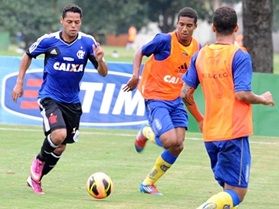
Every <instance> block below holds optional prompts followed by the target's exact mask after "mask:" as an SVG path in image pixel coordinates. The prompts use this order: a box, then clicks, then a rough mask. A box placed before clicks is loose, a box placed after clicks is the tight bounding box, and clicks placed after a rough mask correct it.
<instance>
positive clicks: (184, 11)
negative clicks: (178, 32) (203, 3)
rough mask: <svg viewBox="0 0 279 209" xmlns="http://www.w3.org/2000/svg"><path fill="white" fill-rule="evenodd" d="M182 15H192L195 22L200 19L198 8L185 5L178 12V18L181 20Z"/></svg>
mask: <svg viewBox="0 0 279 209" xmlns="http://www.w3.org/2000/svg"><path fill="white" fill-rule="evenodd" d="M180 17H190V18H193V19H194V22H195V24H196V23H197V21H198V13H197V11H196V10H194V9H193V8H191V7H184V8H182V9H181V10H180V11H179V12H178V17H177V20H179V18H180Z"/></svg>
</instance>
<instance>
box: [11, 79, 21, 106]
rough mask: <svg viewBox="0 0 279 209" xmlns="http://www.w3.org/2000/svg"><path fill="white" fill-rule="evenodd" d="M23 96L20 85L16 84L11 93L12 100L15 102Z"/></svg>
mask: <svg viewBox="0 0 279 209" xmlns="http://www.w3.org/2000/svg"><path fill="white" fill-rule="evenodd" d="M22 95H23V87H22V84H18V83H17V84H16V85H15V87H14V89H13V92H12V98H13V100H14V101H15V102H16V100H17V99H18V98H19V97H21V96H22Z"/></svg>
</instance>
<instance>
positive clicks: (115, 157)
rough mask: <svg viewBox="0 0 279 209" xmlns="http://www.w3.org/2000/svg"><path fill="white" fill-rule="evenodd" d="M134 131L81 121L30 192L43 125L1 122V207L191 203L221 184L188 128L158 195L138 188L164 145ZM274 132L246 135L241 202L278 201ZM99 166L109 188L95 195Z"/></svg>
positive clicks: (272, 204) (278, 141)
mask: <svg viewBox="0 0 279 209" xmlns="http://www.w3.org/2000/svg"><path fill="white" fill-rule="evenodd" d="M135 134H136V131H128V130H123V131H120V130H102V129H86V128H82V129H81V137H80V141H79V142H78V143H77V144H73V145H68V147H67V150H66V151H65V153H64V155H63V157H62V158H61V160H60V161H59V163H58V164H57V166H56V167H55V169H54V170H53V171H52V172H51V173H49V174H48V175H47V176H45V177H44V179H43V187H44V190H45V192H46V194H45V195H43V196H37V195H35V194H33V193H32V192H31V191H30V189H29V188H28V187H27V186H26V185H25V181H26V177H27V176H28V174H29V167H30V163H31V160H32V158H33V157H34V155H35V154H36V153H37V152H38V151H39V148H40V146H41V143H42V131H41V128H40V127H14V126H4V125H2V126H0V153H1V154H0V155H1V166H0V209H37V208H40V209H57V208H68V209H87V208H88V209H89V208H90V209H91V208H94V209H158V208H160V209H182V208H183V209H192V208H193V209H194V208H196V207H197V206H198V205H199V204H201V203H202V202H203V201H204V200H206V199H207V198H208V197H209V196H211V195H212V194H214V193H216V192H218V191H220V187H219V186H218V185H217V184H216V182H215V181H214V179H213V176H212V172H211V170H210V168H209V161H208V158H207V155H206V153H205V149H204V146H203V143H202V140H201V139H199V137H200V135H199V134H195V133H188V134H187V138H188V139H187V140H186V143H185V149H184V151H183V152H182V154H181V156H180V158H179V159H178V160H177V162H176V164H174V166H173V167H172V168H171V169H170V170H169V171H168V172H167V174H166V175H164V176H163V177H162V178H161V179H160V181H159V182H158V184H157V185H158V188H159V189H160V191H161V192H162V193H163V194H164V195H163V196H149V195H145V194H141V193H139V192H138V185H139V183H140V182H141V181H142V179H143V178H144V177H145V175H146V174H147V173H148V171H149V170H150V169H151V167H152V165H153V162H154V160H155V158H156V157H157V156H158V155H159V154H160V153H161V149H160V148H159V147H157V146H154V145H153V144H148V145H147V148H146V150H144V152H143V153H142V154H137V153H136V152H135V151H134V147H133V138H134V136H135ZM278 148H279V138H267V137H265V138H263V137H252V138H251V150H252V155H253V164H252V170H251V178H250V188H249V192H248V194H247V196H246V199H245V201H244V202H243V204H242V205H241V207H240V208H241V209H251V208H256V209H278V208H279V203H278V202H277V198H278V197H279V190H278V188H279V170H278V168H279V155H278ZM96 171H103V172H106V173H107V174H109V176H110V177H111V178H112V180H113V182H114V191H113V193H112V195H111V196H110V197H109V198H107V199H104V200H94V199H93V198H91V197H90V196H89V195H88V194H87V192H86V189H85V183H86V180H87V178H88V177H89V175H90V174H92V173H93V172H96Z"/></svg>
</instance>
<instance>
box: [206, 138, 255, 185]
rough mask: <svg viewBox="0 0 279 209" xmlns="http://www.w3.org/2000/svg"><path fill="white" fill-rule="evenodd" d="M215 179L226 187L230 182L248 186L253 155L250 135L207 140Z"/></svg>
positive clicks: (207, 148)
mask: <svg viewBox="0 0 279 209" xmlns="http://www.w3.org/2000/svg"><path fill="white" fill-rule="evenodd" d="M205 147H206V150H207V153H208V155H209V158H210V162H211V169H212V171H213V173H214V177H215V179H216V180H217V181H218V183H219V184H220V185H221V186H222V187H224V184H225V183H226V184H228V185H231V186H235V187H241V188H247V187H248V183H249V176H250V167H251V155H250V146H249V140H248V137H241V138H237V139H233V140H226V141H215V142H205Z"/></svg>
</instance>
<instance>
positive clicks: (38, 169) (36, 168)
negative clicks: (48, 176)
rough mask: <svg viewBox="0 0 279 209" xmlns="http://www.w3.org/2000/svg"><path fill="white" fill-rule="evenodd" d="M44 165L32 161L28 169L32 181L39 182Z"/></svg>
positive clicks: (36, 160) (39, 161)
mask: <svg viewBox="0 0 279 209" xmlns="http://www.w3.org/2000/svg"><path fill="white" fill-rule="evenodd" d="M44 165H45V163H44V162H43V161H41V160H39V159H34V160H33V162H32V165H31V168H30V173H31V177H32V179H33V181H36V182H38V183H39V182H40V181H41V178H42V172H43V168H44Z"/></svg>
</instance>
